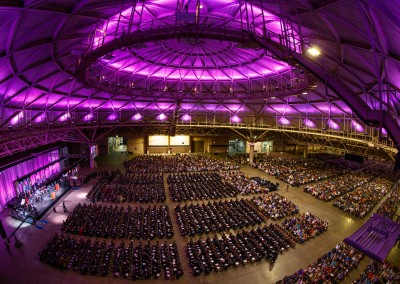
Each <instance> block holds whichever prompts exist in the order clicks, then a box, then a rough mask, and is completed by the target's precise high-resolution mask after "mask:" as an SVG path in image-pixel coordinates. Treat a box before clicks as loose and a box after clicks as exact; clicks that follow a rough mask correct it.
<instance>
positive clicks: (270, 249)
mask: <svg viewBox="0 0 400 284" xmlns="http://www.w3.org/2000/svg"><path fill="white" fill-rule="evenodd" d="M291 246H292V244H291V241H290V238H287V236H285V235H283V234H282V233H281V232H280V231H279V230H277V229H276V228H275V226H274V225H272V224H270V225H269V226H264V227H262V228H258V229H252V230H250V231H241V232H238V233H237V234H236V235H233V234H230V235H225V234H223V235H222V237H220V238H219V237H217V236H214V237H213V238H210V237H207V238H206V239H205V240H202V239H199V240H198V241H193V240H190V241H189V243H188V245H187V256H188V258H189V266H190V269H191V271H192V274H193V275H194V276H199V275H201V274H203V273H204V274H205V275H208V274H210V273H211V272H212V271H213V270H214V271H215V272H220V271H223V270H227V269H229V268H236V267H238V266H240V265H246V264H248V263H254V262H260V261H262V260H264V259H265V260H268V261H270V262H271V263H274V262H275V261H276V259H277V258H278V255H279V254H280V253H282V252H283V251H285V250H288V249H289V248H290V247H291Z"/></svg>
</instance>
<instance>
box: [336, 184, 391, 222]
mask: <svg viewBox="0 0 400 284" xmlns="http://www.w3.org/2000/svg"><path fill="white" fill-rule="evenodd" d="M391 186H392V182H391V181H388V180H387V179H383V178H377V179H376V180H373V181H372V182H370V183H369V184H367V185H366V186H363V187H359V188H357V189H356V190H354V191H352V192H350V193H347V194H345V195H343V196H342V197H340V198H339V199H337V200H336V201H335V202H334V203H333V206H336V207H338V208H340V209H341V210H343V211H345V212H347V213H349V214H351V215H354V216H356V217H360V218H362V217H364V216H365V215H366V214H367V213H368V212H369V211H370V210H371V209H372V208H373V207H374V206H375V205H376V204H377V203H378V202H379V201H380V200H381V199H382V197H383V196H385V194H386V193H388V191H389V190H390V188H391Z"/></svg>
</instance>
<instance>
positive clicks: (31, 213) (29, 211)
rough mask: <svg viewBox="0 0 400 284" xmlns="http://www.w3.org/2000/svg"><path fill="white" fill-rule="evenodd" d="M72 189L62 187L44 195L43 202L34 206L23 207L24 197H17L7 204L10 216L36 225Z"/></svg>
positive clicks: (68, 186) (65, 186) (67, 186)
mask: <svg viewBox="0 0 400 284" xmlns="http://www.w3.org/2000/svg"><path fill="white" fill-rule="evenodd" d="M71 188H72V187H71V186H70V185H63V186H60V189H59V190H57V191H56V192H55V191H51V192H47V193H44V194H43V200H41V201H40V202H36V203H35V204H34V205H33V206H31V205H28V206H27V205H21V201H22V200H24V197H23V196H20V197H15V198H13V199H12V200H10V201H9V202H7V205H8V207H9V208H10V212H9V215H10V216H11V217H13V218H15V219H18V220H21V221H25V222H27V223H30V224H35V223H36V221H38V220H40V219H41V218H42V217H43V215H44V214H46V212H47V211H48V210H49V209H51V208H52V207H53V206H54V205H55V204H56V203H57V202H58V201H59V200H60V199H61V198H62V197H63V196H64V195H65V194H66V193H67V192H68V191H69V190H70V189H71ZM51 193H53V194H54V193H55V198H54V199H52V198H51Z"/></svg>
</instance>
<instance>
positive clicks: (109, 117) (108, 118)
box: [107, 113, 118, 121]
mask: <svg viewBox="0 0 400 284" xmlns="http://www.w3.org/2000/svg"><path fill="white" fill-rule="evenodd" d="M117 119H118V115H117V114H116V113H112V114H110V115H109V116H108V117H107V120H109V121H113V120H117Z"/></svg>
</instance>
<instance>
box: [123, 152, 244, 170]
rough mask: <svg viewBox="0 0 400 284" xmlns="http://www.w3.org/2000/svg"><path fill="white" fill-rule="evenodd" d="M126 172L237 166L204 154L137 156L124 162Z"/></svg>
mask: <svg viewBox="0 0 400 284" xmlns="http://www.w3.org/2000/svg"><path fill="white" fill-rule="evenodd" d="M124 165H125V168H126V172H127V173H136V174H149V173H162V172H163V173H181V172H205V171H216V170H233V169H238V168H239V166H236V165H233V164H232V163H230V162H227V161H223V160H217V159H212V158H210V157H208V156H204V155H182V156H181V155H180V156H152V155H151V156H150V155H147V156H138V157H134V158H133V159H132V160H130V161H127V162H125V163H124Z"/></svg>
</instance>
